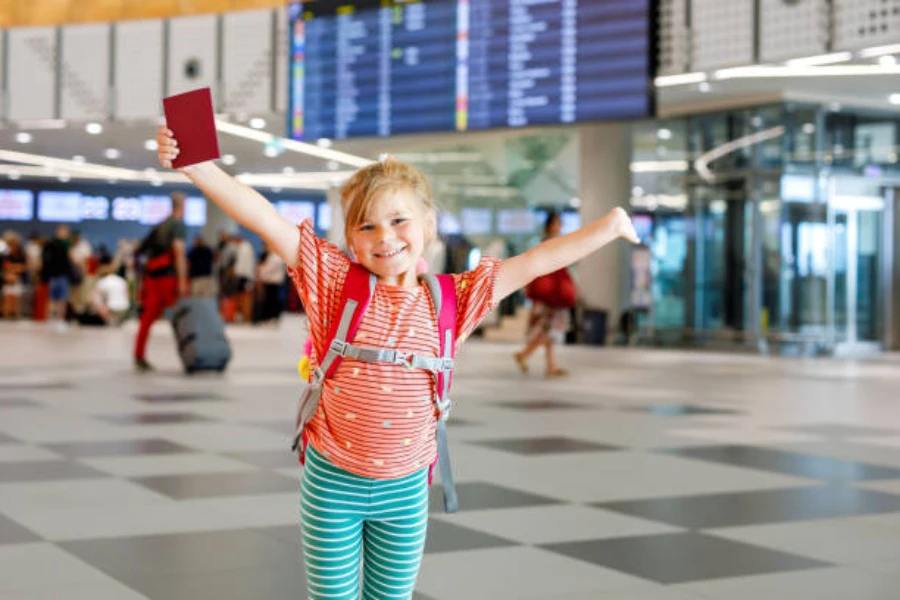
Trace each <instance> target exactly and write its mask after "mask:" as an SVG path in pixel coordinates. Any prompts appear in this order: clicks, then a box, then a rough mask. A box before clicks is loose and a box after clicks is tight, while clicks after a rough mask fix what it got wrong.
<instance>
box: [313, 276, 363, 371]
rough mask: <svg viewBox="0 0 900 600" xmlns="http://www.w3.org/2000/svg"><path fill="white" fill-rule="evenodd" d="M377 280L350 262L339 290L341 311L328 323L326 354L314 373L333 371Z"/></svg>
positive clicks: (357, 324)
mask: <svg viewBox="0 0 900 600" xmlns="http://www.w3.org/2000/svg"><path fill="white" fill-rule="evenodd" d="M376 281H377V278H376V277H375V274H374V273H370V272H369V271H367V270H366V269H365V267H363V266H362V265H360V264H359V263H355V262H352V263H350V264H349V266H348V270H347V277H346V278H345V279H344V287H343V289H342V290H341V301H340V312H339V313H338V316H337V319H336V320H334V321H333V322H331V323H327V325H328V337H327V338H326V339H325V346H324V352H325V355H324V357H323V358H322V363H321V364H320V365H319V368H318V369H317V373H316V375H317V376H319V377H321V379H323V380H324V379H326V378H328V377H330V376H331V375H332V374H334V371H335V370H336V369H337V367H338V365H339V364H340V362H341V358H342V357H343V348H344V345H345V344H347V343H348V342H349V341H351V340H352V339H353V337H354V336H355V335H356V331H357V330H358V329H359V324H360V323H361V322H362V317H363V314H364V313H365V312H366V308H368V306H369V301H370V300H371V299H372V294H373V293H374V292H375V283H376Z"/></svg>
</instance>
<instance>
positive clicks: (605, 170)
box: [576, 123, 631, 332]
mask: <svg viewBox="0 0 900 600" xmlns="http://www.w3.org/2000/svg"><path fill="white" fill-rule="evenodd" d="M579 134H580V139H581V151H580V157H579V175H578V179H579V184H578V191H579V195H580V196H579V197H580V198H581V219H582V223H583V224H587V223H590V222H592V221H595V220H597V219H599V218H601V217H603V216H604V215H605V214H606V213H608V212H609V211H610V210H612V209H613V208H615V207H616V206H622V207H625V208H626V209H627V207H628V201H629V199H630V198H631V171H630V163H631V129H630V126H629V125H627V124H623V123H605V124H600V125H586V126H584V127H582V128H580V130H579ZM627 252H628V250H627V248H626V246H625V242H622V241H617V242H614V243H613V244H611V245H609V246H607V247H605V248H603V249H601V250H600V251H598V252H595V253H594V254H592V255H590V256H588V257H587V258H585V259H584V260H582V261H581V262H580V263H579V264H578V266H577V271H576V272H577V277H578V284H579V291H580V293H581V295H582V297H583V298H584V301H585V304H586V305H587V308H589V309H603V310H606V311H607V312H608V318H607V331H609V332H611V331H613V330H614V329H615V328H616V326H617V323H618V318H619V313H620V312H621V311H622V309H623V308H624V307H626V306H627V301H628V277H629V274H628V269H627V265H626V260H627V256H628V254H627Z"/></svg>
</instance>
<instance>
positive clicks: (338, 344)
mask: <svg viewBox="0 0 900 600" xmlns="http://www.w3.org/2000/svg"><path fill="white" fill-rule="evenodd" d="M349 345H350V344H348V343H347V342H343V341H341V340H332V341H331V348H330V350H331V352H334V353H335V354H337V355H338V356H340V357H342V358H343V357H344V356H347V347H348V346H349Z"/></svg>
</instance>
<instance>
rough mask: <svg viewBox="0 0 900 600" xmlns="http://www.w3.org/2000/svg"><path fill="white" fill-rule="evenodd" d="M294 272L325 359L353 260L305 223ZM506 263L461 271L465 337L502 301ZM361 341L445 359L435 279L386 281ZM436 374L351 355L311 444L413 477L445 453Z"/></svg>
mask: <svg viewBox="0 0 900 600" xmlns="http://www.w3.org/2000/svg"><path fill="white" fill-rule="evenodd" d="M299 261H300V262H299V263H298V265H297V267H295V268H292V269H290V270H289V274H290V276H291V279H292V280H293V282H294V285H295V286H296V288H297V292H298V294H299V295H300V299H301V300H302V301H303V305H304V307H305V308H306V313H307V317H308V318H309V328H310V334H311V336H312V340H313V356H312V357H311V359H310V360H311V363H312V364H311V368H312V369H315V368H316V366H317V364H318V357H321V356H324V353H325V348H324V347H323V346H324V344H325V338H326V337H327V334H328V323H331V322H332V320H333V319H339V318H340V309H341V307H340V306H339V304H340V301H341V290H342V288H343V286H344V280H345V278H346V273H347V269H348V267H349V264H350V260H349V259H348V258H347V257H346V256H345V255H344V254H343V253H342V252H341V251H340V250H339V249H338V248H337V247H335V246H334V245H332V244H329V243H328V242H326V241H325V240H322V239H319V238H317V237H316V235H315V232H314V231H313V227H312V222H311V221H309V220H307V221H304V222H303V223H301V224H300V257H299ZM499 264H500V261H499V260H498V259H493V258H485V259H483V260H482V261H481V263H480V264H479V265H478V267H476V268H475V269H474V270H473V271H468V272H466V273H463V274H460V275H454V276H453V280H454V283H455V288H456V303H457V322H456V334H457V339H456V344H457V347H459V344H460V342H461V341H462V340H464V339H465V338H466V337H467V336H468V335H469V334H470V333H471V332H472V331H473V330H474V329H475V327H476V326H477V325H478V323H479V322H480V321H481V319H483V318H484V317H485V315H487V313H488V312H489V311H490V310H491V309H492V308H493V304H492V299H493V291H494V282H495V280H496V274H497V270H498V267H499ZM352 343H353V344H354V345H357V346H368V347H373V348H395V349H397V350H402V351H403V352H410V353H415V354H420V355H423V356H439V355H440V342H439V340H438V331H437V317H436V315H435V313H434V307H433V306H432V303H431V299H430V297H429V294H428V290H427V289H426V288H425V286H421V285H420V286H419V287H417V288H415V289H409V288H402V287H396V286H390V285H385V284H382V283H380V282H379V283H378V285H376V286H375V292H374V293H373V295H372V299H371V300H370V302H369V307H368V308H367V309H366V312H365V314H364V316H363V319H362V322H361V323H360V326H359V329H358V330H357V332H356V337H354V339H353V340H352ZM434 392H435V378H434V376H433V375H432V374H431V373H429V372H428V371H424V370H421V369H407V368H405V367H402V366H399V365H391V364H381V363H367V362H362V361H359V360H355V359H352V358H344V359H343V360H342V361H341V364H340V366H338V368H337V370H336V371H335V372H334V375H333V376H332V377H331V378H329V379H328V380H326V381H325V383H324V386H323V390H322V398H321V400H320V402H319V410H318V411H317V412H316V414H315V416H313V418H312V420H311V421H310V422H309V424H308V425H307V429H306V433H307V438H308V440H309V443H310V444H312V445H313V447H315V448H316V450H318V451H319V452H320V453H321V454H323V455H324V456H325V457H327V458H328V460H329V461H331V462H332V464H334V465H335V466H337V467H339V468H341V469H344V470H346V471H349V472H351V473H355V474H356V475H361V476H363V477H372V478H375V479H394V478H398V477H405V476H407V475H410V474H412V473H415V472H416V471H418V470H420V469H422V468H425V467H427V466H428V465H429V464H431V463H432V461H433V460H434V458H435V456H436V454H437V445H436V443H435V428H436V426H437V414H436V411H435V408H434V404H433V403H432V396H433V394H434Z"/></svg>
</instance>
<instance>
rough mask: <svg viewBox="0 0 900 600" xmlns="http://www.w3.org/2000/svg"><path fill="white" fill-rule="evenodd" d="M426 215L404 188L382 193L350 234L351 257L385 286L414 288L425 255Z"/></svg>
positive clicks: (430, 225) (431, 224) (428, 222)
mask: <svg viewBox="0 0 900 600" xmlns="http://www.w3.org/2000/svg"><path fill="white" fill-rule="evenodd" d="M433 221H434V217H433V216H432V215H429V214H428V213H427V212H426V211H425V208H424V207H423V206H422V203H421V202H420V201H419V199H418V198H417V197H416V195H415V194H414V193H413V191H412V190H410V189H409V188H407V187H398V188H395V189H390V188H389V189H386V190H384V191H383V192H382V193H381V194H380V195H379V197H378V198H376V199H375V200H374V201H373V202H372V204H371V206H370V208H369V212H368V214H367V215H365V216H364V218H363V219H362V221H361V222H360V223H359V224H357V225H356V226H355V227H353V229H352V230H351V231H350V232H349V233H350V239H349V240H348V245H349V247H350V250H351V251H352V252H353V256H354V258H355V259H356V260H357V261H358V262H359V263H360V264H361V265H362V266H364V267H365V268H366V269H368V270H369V271H371V272H372V273H375V275H377V276H378V279H379V280H381V281H382V282H384V283H386V284H388V285H395V286H401V287H416V286H417V285H418V276H417V272H416V265H417V263H418V261H419V259H420V258H421V257H422V255H423V254H424V252H425V245H426V242H427V238H428V236H427V234H426V232H428V231H430V230H431V229H433V228H434V222H433Z"/></svg>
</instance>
